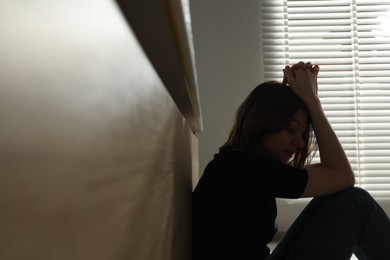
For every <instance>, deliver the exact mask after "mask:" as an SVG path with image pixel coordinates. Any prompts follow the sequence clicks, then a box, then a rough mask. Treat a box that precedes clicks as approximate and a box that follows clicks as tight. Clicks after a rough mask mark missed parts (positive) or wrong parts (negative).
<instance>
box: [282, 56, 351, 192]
mask: <svg viewBox="0 0 390 260" xmlns="http://www.w3.org/2000/svg"><path fill="white" fill-rule="evenodd" d="M294 66H295V67H294ZM294 66H293V67H292V68H291V67H288V66H287V67H286V68H285V70H284V72H285V77H286V80H287V82H288V84H289V85H290V87H291V89H292V90H293V91H294V92H295V93H296V94H297V95H298V96H299V97H300V98H301V99H302V100H303V101H304V102H305V104H306V106H307V109H308V111H309V113H310V117H311V120H312V126H313V129H314V133H315V135H316V138H317V143H318V148H319V153H320V160H321V164H319V165H316V166H315V167H308V168H307V171H308V173H309V179H308V183H307V186H306V189H305V191H304V193H303V195H302V197H313V196H321V195H326V194H330V193H334V192H337V191H340V190H343V189H346V188H348V187H351V186H353V185H354V184H355V176H354V173H353V171H352V169H351V166H350V163H349V161H348V159H347V156H346V155H345V152H344V150H343V148H342V146H341V144H340V142H339V140H338V138H337V136H336V134H335V132H334V131H333V129H332V127H331V125H330V124H329V122H328V119H327V118H326V116H325V114H324V111H323V109H322V106H321V102H320V100H319V98H318V97H317V94H316V87H317V75H316V74H317V73H316V72H315V71H314V72H313V69H312V66H311V64H310V63H306V64H304V63H299V64H297V65H294ZM316 68H318V67H316ZM317 71H318V70H317Z"/></svg>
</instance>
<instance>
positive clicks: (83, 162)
mask: <svg viewBox="0 0 390 260" xmlns="http://www.w3.org/2000/svg"><path fill="white" fill-rule="evenodd" d="M148 22H149V21H148ZM0 31H1V32H2V33H1V34H0V56H1V59H0V82H1V84H0V119H1V120H0V129H1V131H0V209H1V214H0V230H1V232H0V259H4V260H11V259H12V260H13V259H39V260H44V259H56V260H61V259H64V260H65V259H66V260H68V259H72V260H77V259H83V260H84V259H96V260H99V259H102V260H103V259H107V260H108V259H109V260H114V259H115V260H117V259H118V260H119V259H134V260H145V259H148V260H149V259H150V260H152V259H158V260H161V259H167V260H168V259H169V260H171V259H172V260H174V259H178V260H179V259H180V260H185V259H190V250H191V248H190V242H191V234H190V226H191V219H190V210H191V208H190V207H191V205H190V199H191V188H192V183H191V178H192V174H193V172H192V171H193V169H196V167H197V161H196V144H197V140H196V137H195V136H194V134H193V131H192V129H191V128H190V127H189V125H188V124H187V122H186V119H185V118H184V117H183V115H182V113H181V111H180V109H179V108H178V107H177V105H176V102H175V101H174V100H173V99H172V97H171V95H170V94H169V92H168V91H167V88H166V86H165V85H164V83H163V81H162V80H161V78H160V76H159V75H158V73H157V72H156V70H155V67H154V66H153V65H152V64H151V63H150V61H149V59H148V57H147V56H146V54H145V52H144V49H143V48H142V46H141V45H140V44H139V42H138V39H137V38H136V36H135V34H134V32H133V30H132V29H131V27H130V26H129V25H128V23H127V21H126V20H125V19H124V17H123V16H122V12H121V10H120V8H119V7H118V6H117V5H116V3H115V2H112V1H108V0H77V1H76V0H69V1H50V2H47V1H35V2H34V4H28V3H27V4H26V3H20V2H19V1H6V2H2V3H0ZM177 87H180V86H177ZM193 158H195V159H193Z"/></svg>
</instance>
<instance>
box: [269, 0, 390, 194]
mask: <svg viewBox="0 0 390 260" xmlns="http://www.w3.org/2000/svg"><path fill="white" fill-rule="evenodd" d="M261 2H262V9H261V10H262V21H261V22H262V30H263V31H262V52H263V63H264V64H263V68H264V72H263V73H264V79H265V80H275V79H276V80H281V79H282V69H283V68H284V65H285V64H293V63H296V62H299V61H301V60H302V61H305V62H306V61H310V62H312V63H314V64H318V65H319V66H320V73H319V78H318V84H319V93H318V94H319V96H320V99H321V101H322V104H323V108H324V110H325V113H326V115H327V116H328V118H329V121H330V123H331V124H332V126H333V128H334V130H335V132H336V134H337V135H338V137H339V139H340V142H341V143H342V145H343V147H344V149H345V150H346V153H347V156H348V158H349V160H350V162H351V164H352V167H353V169H354V171H355V174H356V182H357V185H358V186H361V187H363V188H365V189H367V190H368V191H369V192H370V193H371V194H372V195H373V196H374V197H376V198H378V199H384V200H390V2H389V1H388V0H382V1H381V0H351V1H346V0H328V1H322V0H317V1H294V0H289V1H287V0H263V1H261ZM315 160H318V158H315Z"/></svg>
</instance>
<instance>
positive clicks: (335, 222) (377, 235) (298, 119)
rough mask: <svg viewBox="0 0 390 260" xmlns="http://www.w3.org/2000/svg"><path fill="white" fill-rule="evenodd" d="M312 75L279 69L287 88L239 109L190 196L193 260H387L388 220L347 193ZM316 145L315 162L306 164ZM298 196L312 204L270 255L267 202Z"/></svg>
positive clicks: (271, 206) (348, 176)
mask: <svg viewBox="0 0 390 260" xmlns="http://www.w3.org/2000/svg"><path fill="white" fill-rule="evenodd" d="M318 70H319V68H318V66H313V65H312V64H311V63H303V62H300V63H298V64H295V65H293V66H292V67H290V66H286V68H285V69H284V83H286V84H282V83H279V82H265V83H263V84H261V85H259V86H258V87H256V88H255V89H254V90H253V91H252V92H251V93H250V95H249V96H248V97H247V99H246V100H245V101H244V102H243V103H242V104H241V106H240V107H239V108H238V111H237V113H236V119H235V122H234V125H233V128H232V130H231V132H230V135H229V138H228V140H227V141H226V143H225V144H224V145H223V146H222V147H221V148H220V151H219V153H218V154H216V155H215V156H214V159H213V160H212V161H211V162H210V163H209V164H208V165H207V167H206V169H205V171H204V174H203V175H202V177H201V179H200V180H199V183H198V185H197V186H196V188H195V190H194V193H193V242H194V243H193V244H194V248H193V250H194V260H206V259H216V260H220V259H221V260H222V259H235V260H238V259H243V260H254V259H256V260H260V259H275V260H279V259H283V260H316V259H327V260H330V259H331V260H344V259H345V260H347V259H350V257H351V255H352V254H353V253H355V255H356V256H357V257H358V258H359V259H371V260H372V259H374V260H379V259H383V260H385V259H390V221H389V218H388V217H387V215H386V213H385V212H384V211H383V209H382V208H381V207H380V206H379V205H378V204H377V203H376V201H375V200H374V199H373V198H372V197H371V196H370V195H369V194H368V193H367V192H366V191H364V190H362V189H360V188H355V187H353V186H354V183H355V180H354V173H353V171H352V169H351V166H350V164H349V162H348V159H347V157H346V155H345V153H344V151H343V148H342V146H341V145H340V143H339V141H338V138H337V137H336V135H335V133H334V131H333V130H332V128H331V126H330V124H329V122H328V120H327V118H326V117H325V115H324V112H323V110H322V107H321V103H320V100H319V99H318V97H317V93H316V89H317V74H318ZM313 133H314V135H313ZM314 136H315V138H314ZM315 139H316V142H315ZM315 143H316V145H315ZM317 145H318V149H319V153H320V159H321V162H320V163H319V164H315V165H309V164H308V161H310V160H309V159H310V155H311V153H312V151H313V150H314V148H316V146H317ZM300 197H315V198H314V199H313V200H312V201H311V202H310V203H309V204H308V206H307V207H306V208H305V209H304V211H303V212H302V213H301V214H300V216H299V217H298V218H297V220H296V221H295V222H294V224H293V225H292V226H291V227H290V229H289V230H288V232H287V233H286V234H285V236H284V237H283V239H282V240H281V242H280V243H279V244H278V246H277V247H276V248H275V250H274V251H273V252H272V254H270V250H269V248H268V247H267V244H268V243H269V242H270V241H271V240H272V238H273V236H274V234H275V232H276V231H277V225H276V224H275V218H276V215H277V208H276V203H275V198H300Z"/></svg>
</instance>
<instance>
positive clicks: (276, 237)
mask: <svg viewBox="0 0 390 260" xmlns="http://www.w3.org/2000/svg"><path fill="white" fill-rule="evenodd" d="M283 234H284V233H276V234H275V236H274V240H272V242H271V243H269V244H268V247H269V248H270V249H271V251H272V250H274V248H275V247H276V246H277V244H278V243H279V240H280V239H281V238H282V237H283ZM350 260H358V259H357V258H356V257H355V255H352V257H351V259H350Z"/></svg>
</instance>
